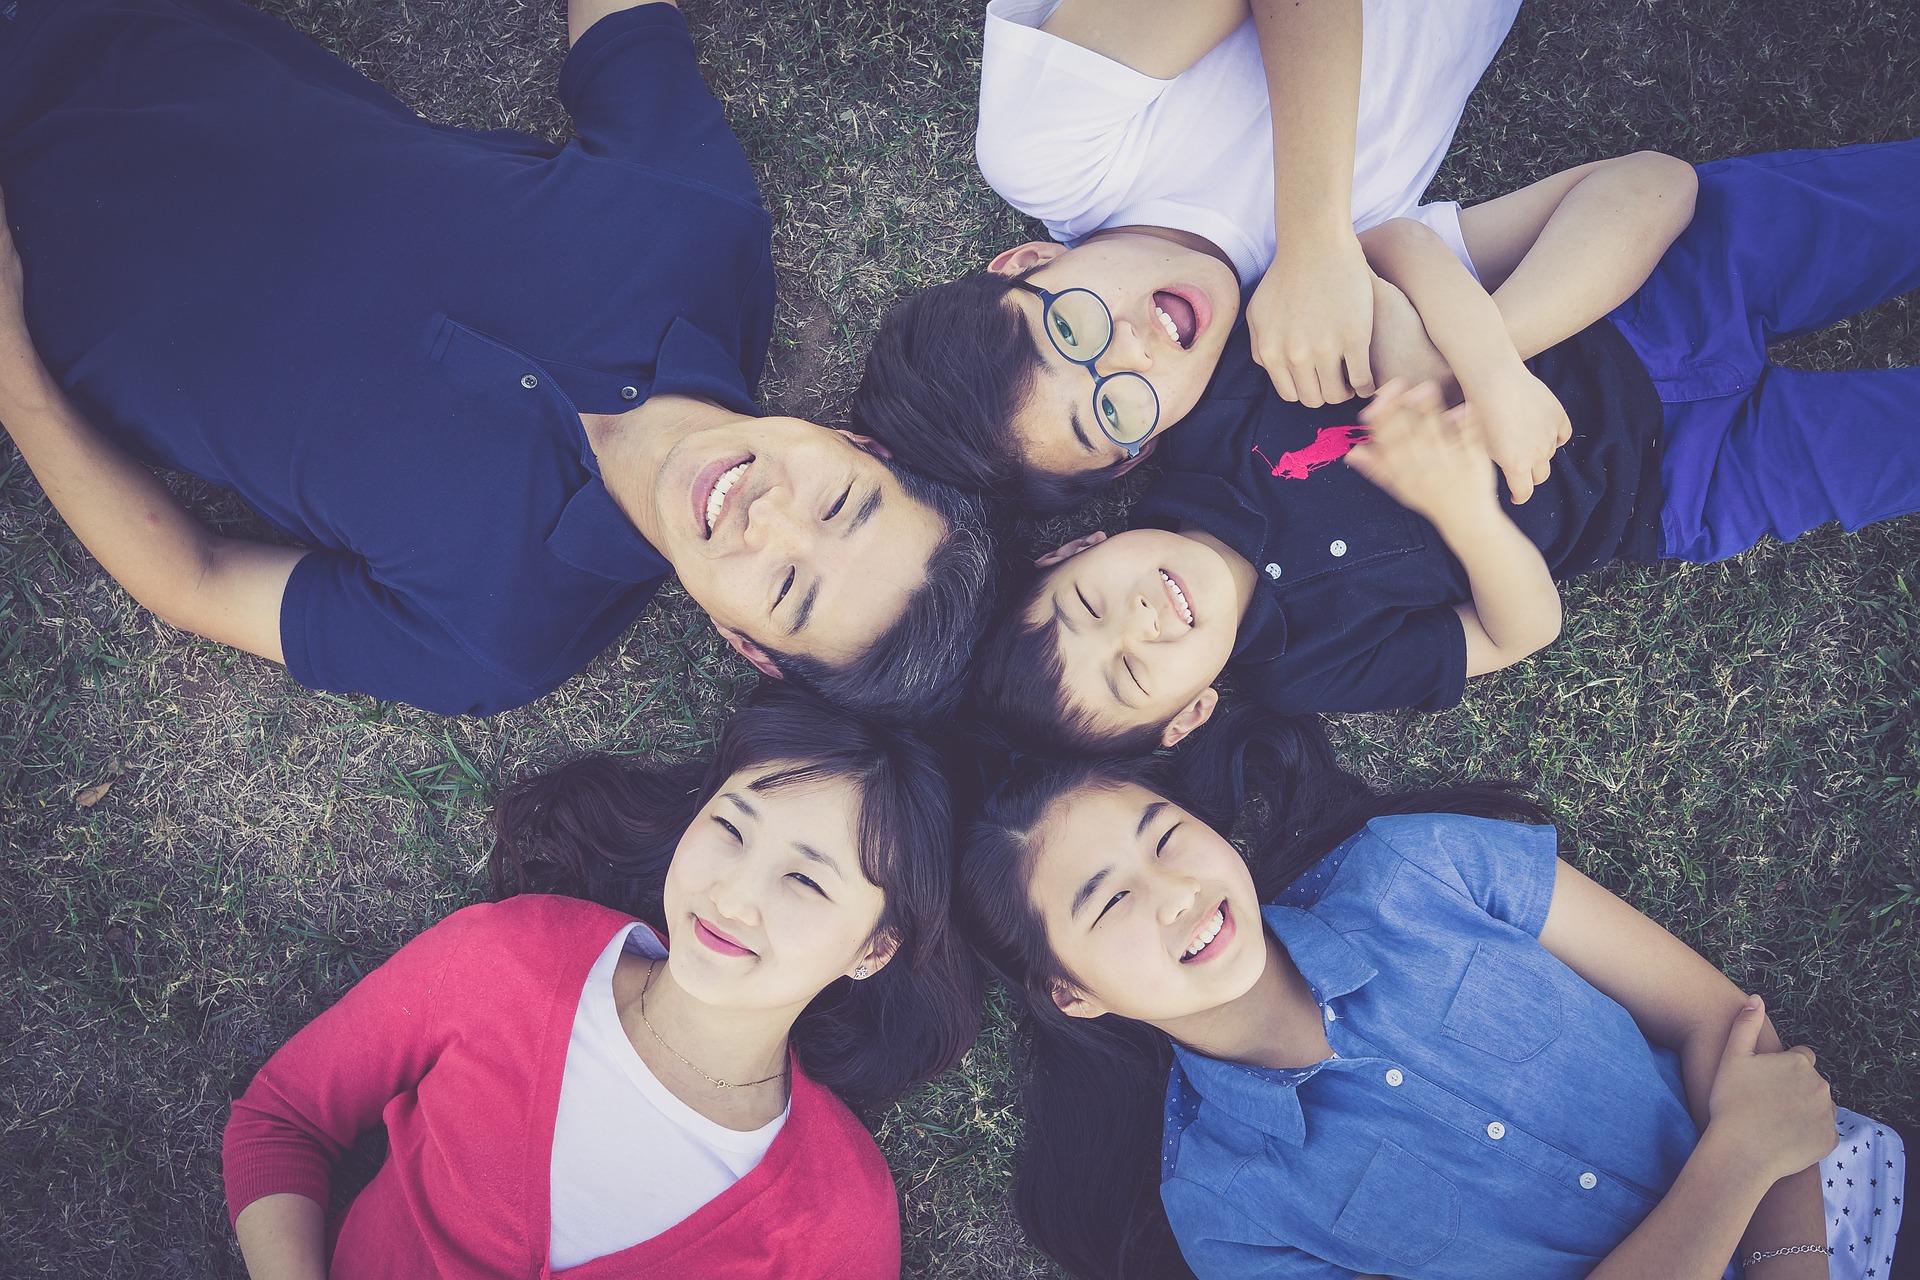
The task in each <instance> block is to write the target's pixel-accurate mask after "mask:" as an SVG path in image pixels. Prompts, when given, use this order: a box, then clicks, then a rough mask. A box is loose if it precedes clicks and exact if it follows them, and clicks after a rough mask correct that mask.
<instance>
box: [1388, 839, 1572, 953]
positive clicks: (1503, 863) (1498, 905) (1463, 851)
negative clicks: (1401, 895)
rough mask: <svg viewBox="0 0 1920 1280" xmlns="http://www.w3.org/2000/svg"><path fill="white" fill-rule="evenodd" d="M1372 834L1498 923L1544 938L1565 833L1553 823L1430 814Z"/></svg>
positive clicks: (1531, 935)
mask: <svg viewBox="0 0 1920 1280" xmlns="http://www.w3.org/2000/svg"><path fill="white" fill-rule="evenodd" d="M1367 830H1368V832H1369V833H1370V834H1371V835H1373V836H1376V837H1378V838H1380V839H1383V840H1385V841H1386V842H1387V843H1388V844H1389V845H1391V846H1392V848H1393V850H1394V852H1395V853H1397V854H1398V855H1399V856H1400V857H1401V858H1402V859H1403V860H1404V861H1407V862H1411V863H1414V864H1415V865H1417V866H1420V867H1423V868H1424V869H1426V870H1427V871H1429V872H1431V873H1432V874H1433V875H1434V876H1435V877H1436V878H1438V879H1439V880H1441V881H1442V882H1443V883H1445V884H1447V885H1448V886H1449V887H1451V888H1452V889H1453V890H1454V891H1455V892H1458V893H1461V894H1463V895H1464V896H1466V897H1468V898H1470V899H1472V900H1473V902H1474V904H1475V905H1476V906H1478V907H1479V908H1480V909H1481V910H1482V911H1484V912H1486V913H1487V914H1488V915H1489V916H1491V917H1493V918H1494V919H1495V920H1500V921H1504V922H1505V923H1507V924H1510V925H1512V926H1513V927H1514V928H1516V929H1519V930H1521V931H1522V932H1524V933H1526V934H1527V935H1529V936H1530V937H1535V938H1537V937H1539V936H1540V930H1541V929H1542V928H1543V927H1545V925H1546V923H1547V909H1548V908H1549V907H1551V906H1552V905H1553V884H1554V877H1555V875H1556V873H1557V872H1558V870H1559V848H1560V842H1559V833H1558V832H1557V831H1555V829H1554V828H1552V827H1550V826H1531V825H1528V824H1527V823H1522V822H1502V821H1500V820H1498V819H1494V818H1473V817H1468V816H1466V815H1465V814H1458V813H1423V814H1413V815H1410V816H1405V817H1391V818H1375V819H1374V820H1373V821H1372V822H1371V823H1369V824H1368V826H1367Z"/></svg>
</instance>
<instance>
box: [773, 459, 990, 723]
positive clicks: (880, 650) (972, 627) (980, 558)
mask: <svg viewBox="0 0 1920 1280" xmlns="http://www.w3.org/2000/svg"><path fill="white" fill-rule="evenodd" d="M880 460H881V462H883V463H884V464H885V465H886V467H887V469H888V470H889V471H891V472H892V473H893V477H894V479H895V480H897V481H899V483H900V488H901V490H902V492H904V493H905V494H906V496H907V498H908V500H909V501H912V502H917V503H919V504H920V505H921V506H923V507H926V508H927V509H928V510H929V511H932V512H933V513H934V515H936V516H938V517H939V518H940V519H941V521H942V522H944V523H945V525H946V533H945V534H944V535H943V536H942V537H941V539H940V541H939V543H938V544H937V545H936V546H935V547H934V549H933V554H932V555H931V556H930V557H928V559H927V576H926V581H924V582H923V583H921V584H920V587H919V589H918V590H916V591H915V592H914V593H913V594H912V595H911V596H909V597H908V598H907V607H906V608H905V610H903V611H902V612H901V614H900V617H899V619H898V620H897V621H896V622H895V623H894V624H893V626H892V627H890V628H888V629H887V630H886V631H885V632H883V633H882V634H881V635H880V637H879V638H878V639H877V640H875V641H874V642H873V644H872V645H870V646H869V647H868V648H867V651H866V652H865V653H863V654H861V655H860V656H859V657H858V658H855V659H854V660H853V661H852V662H850V663H847V664H846V665H845V666H841V667H835V666H832V665H830V664H828V663H826V662H823V661H821V660H820V659H818V658H813V657H809V656H807V655H804V654H796V653H781V652H779V651H777V650H774V649H768V650H767V653H768V655H769V656H770V657H772V659H773V661H774V663H775V665H776V666H778V667H779V668H780V672H781V674H782V675H784V676H786V677H787V678H788V679H789V680H792V681H793V682H794V683H795V684H798V685H802V686H804V687H806V688H808V689H811V690H812V691H813V692H815V693H817V694H819V695H820V696H821V697H823V698H826V699H828V700H829V701H831V702H833V703H836V704H837V705H839V706H842V707H845V708H847V709H848V710H851V711H858V712H863V713H865V714H867V715H873V716H878V717H881V718H882V719H886V720H889V721H893V722H896V723H912V722H920V721H924V720H925V719H926V718H927V717H929V716H933V715H938V714H940V713H941V712H944V711H949V710H951V709H952V708H953V706H954V705H955V704H956V703H957V702H958V701H959V699H960V695H961V693H962V692H963V691H964V690H965V687H966V679H965V677H966V669H967V663H968V662H969V661H971V660H972V657H973V648H974V645H975V643H976V642H977V641H978V640H979V638H980V633H981V631H983V630H984V629H985V627H986V624H987V620H988V618H989V617H990V616H991V612H992V608H993V599H994V595H995V583H996V579H997V573H996V567H997V566H996V562H995V559H994V544H993V536H992V533H991V532H990V530H989V528H988V521H987V513H986V509H985V508H984V507H983V506H982V505H981V503H980V502H979V500H978V499H976V498H973V497H970V496H968V495H967V494H965V493H962V492H960V491H959V490H958V489H955V488H954V487H952V486H951V485H946V484H941V483H940V482H939V481H937V480H929V479H927V478H926V477H925V476H922V475H918V474H916V473H915V472H913V471H912V470H910V469H909V468H907V467H903V466H901V465H899V464H898V463H897V462H895V461H894V460H892V459H891V458H885V457H882V458H881V459H880Z"/></svg>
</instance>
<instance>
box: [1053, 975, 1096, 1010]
mask: <svg viewBox="0 0 1920 1280" xmlns="http://www.w3.org/2000/svg"><path fill="white" fill-rule="evenodd" d="M1053 1005H1054V1007H1055V1008H1056V1009H1058V1010H1060V1012H1062V1013H1064V1014H1066V1015H1067V1016H1068V1017H1069V1018H1098V1017H1101V1016H1102V1015H1104V1014H1105V1013H1107V1011H1108V1010H1107V1008H1106V1006H1105V1005H1103V1004H1101V1003H1099V1002H1098V1001H1096V1000H1094V999H1093V998H1092V997H1090V996H1088V995H1087V994H1086V993H1085V992H1083V991H1081V990H1079V989H1078V988H1077V987H1073V986H1070V985H1069V984H1067V983H1064V982H1056V983H1054V984H1053Z"/></svg>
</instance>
